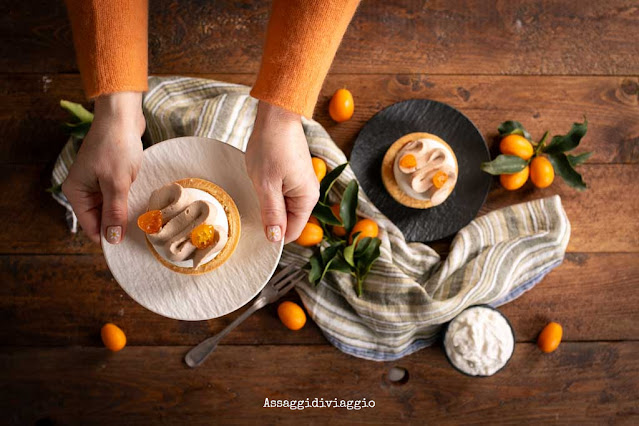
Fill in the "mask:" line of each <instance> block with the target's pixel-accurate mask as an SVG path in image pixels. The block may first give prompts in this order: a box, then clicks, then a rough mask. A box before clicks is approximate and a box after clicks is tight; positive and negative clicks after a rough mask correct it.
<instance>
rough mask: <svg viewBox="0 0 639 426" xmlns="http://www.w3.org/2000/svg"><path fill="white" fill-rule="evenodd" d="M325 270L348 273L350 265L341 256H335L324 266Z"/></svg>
mask: <svg viewBox="0 0 639 426" xmlns="http://www.w3.org/2000/svg"><path fill="white" fill-rule="evenodd" d="M326 270H327V271H336V272H344V273H347V274H348V273H350V272H351V266H350V265H349V264H348V263H346V261H345V260H344V259H343V258H342V257H341V256H335V257H334V258H333V260H331V262H330V264H329V265H327V266H326Z"/></svg>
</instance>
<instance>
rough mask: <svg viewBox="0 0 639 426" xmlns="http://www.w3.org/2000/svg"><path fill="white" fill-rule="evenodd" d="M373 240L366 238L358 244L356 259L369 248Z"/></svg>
mask: <svg viewBox="0 0 639 426" xmlns="http://www.w3.org/2000/svg"><path fill="white" fill-rule="evenodd" d="M372 240H373V239H372V238H371V237H364V238H362V239H361V240H360V241H359V242H358V243H357V247H356V248H355V257H357V256H360V255H361V254H362V253H363V252H364V251H365V250H366V248H367V247H368V245H369V244H370V243H371V241H372Z"/></svg>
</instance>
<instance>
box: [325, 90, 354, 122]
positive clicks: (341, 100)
mask: <svg viewBox="0 0 639 426" xmlns="http://www.w3.org/2000/svg"><path fill="white" fill-rule="evenodd" d="M354 109H355V104H354V102H353V94H352V93H351V92H350V91H348V90H346V89H339V90H338V91H337V92H335V94H334V95H333V97H332V98H331V102H330V104H329V105H328V113H329V114H330V116H331V118H332V119H333V120H335V121H337V122H338V123H341V122H343V121H348V120H350V119H351V117H352V116H353V111H354Z"/></svg>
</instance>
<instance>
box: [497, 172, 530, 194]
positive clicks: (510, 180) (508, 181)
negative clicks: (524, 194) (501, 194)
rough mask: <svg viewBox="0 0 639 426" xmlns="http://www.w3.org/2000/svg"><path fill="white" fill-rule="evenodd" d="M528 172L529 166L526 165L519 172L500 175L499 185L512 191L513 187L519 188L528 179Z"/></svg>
mask: <svg viewBox="0 0 639 426" xmlns="http://www.w3.org/2000/svg"><path fill="white" fill-rule="evenodd" d="M529 174H530V168H529V167H528V166H526V168H524V169H523V170H522V171H521V172H517V173H513V174H508V175H500V176H499V181H500V182H501V186H503V187H504V188H506V189H507V190H509V191H514V190H515V189H519V188H521V187H522V186H524V184H525V183H526V181H527V180H528V175H529Z"/></svg>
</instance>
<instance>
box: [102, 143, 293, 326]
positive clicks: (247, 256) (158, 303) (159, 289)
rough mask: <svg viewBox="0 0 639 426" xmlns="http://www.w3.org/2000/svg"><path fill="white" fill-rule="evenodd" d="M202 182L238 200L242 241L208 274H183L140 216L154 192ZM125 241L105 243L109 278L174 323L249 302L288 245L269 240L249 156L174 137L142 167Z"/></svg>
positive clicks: (221, 146)
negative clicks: (165, 261) (152, 247)
mask: <svg viewBox="0 0 639 426" xmlns="http://www.w3.org/2000/svg"><path fill="white" fill-rule="evenodd" d="M189 177H195V178H201V179H206V180H208V181H211V182H213V183H215V184H217V185H219V186H220V187H222V188H223V189H224V190H225V191H226V192H227V193H228V194H229V195H230V196H231V197H232V198H233V200H234V201H235V204H236V205H237V208H238V210H239V211H240V218H241V228H242V230H241V236H240V241H239V243H238V246H237V248H236V250H235V252H234V253H233V254H232V255H231V257H230V258H229V259H228V260H227V261H226V262H225V263H224V264H223V265H222V266H220V267H219V268H217V269H215V270H213V271H211V272H209V273H206V274H203V275H184V274H180V273H177V272H173V271H171V270H170V269H168V268H166V267H164V266H162V264H160V263H159V262H158V261H157V260H156V259H155V258H154V257H153V255H152V254H151V253H150V252H149V250H148V248H147V247H146V243H145V237H144V233H143V232H142V231H141V230H140V229H139V228H138V226H137V218H138V216H139V215H140V214H142V213H144V212H145V211H146V207H147V203H148V200H149V196H150V195H151V192H153V191H154V190H155V189H157V188H159V187H161V186H162V185H165V184H167V183H170V182H174V181H176V180H179V179H183V178H189ZM128 209H129V210H128V226H127V233H126V238H125V240H124V241H123V242H122V243H120V244H118V245H111V244H108V243H107V242H106V241H104V237H103V241H102V248H103V251H104V257H105V258H106V261H107V264H108V265H109V269H110V270H111V273H112V274H113V276H114V277H115V279H116V280H117V282H118V283H119V284H120V286H122V288H123V289H124V291H126V292H127V293H128V294H129V296H131V297H132V298H133V299H134V300H135V301H136V302H138V303H139V304H141V305H142V306H144V307H145V308H147V309H149V310H151V311H153V312H155V313H157V314H160V315H163V316H165V317H169V318H175V319H180V320H191V321H195V320H207V319H211V318H216V317H219V316H222V315H225V314H227V313H229V312H232V311H234V310H236V309H238V308H240V307H241V306H243V305H244V304H246V303H247V302H249V301H250V300H251V299H252V298H253V297H254V296H255V295H256V294H257V293H258V292H259V291H260V290H261V289H262V287H264V285H265V284H266V283H267V282H268V280H269V279H270V278H271V276H272V275H273V272H274V271H275V268H276V267H277V264H278V262H279V259H280V256H281V254H282V247H283V243H280V244H274V243H271V242H269V241H268V240H267V239H266V237H265V236H264V231H263V226H262V220H261V214H260V206H259V201H258V199H257V195H256V194H255V191H254V189H253V185H252V184H251V181H250V179H249V177H248V175H247V173H246V167H245V165H244V153H243V152H242V151H240V150H238V149H237V148H234V147H233V146H231V145H227V144H225V143H223V142H220V141H216V140H213V139H206V138H199V137H184V138H176V139H170V140H167V141H164V142H161V143H158V144H156V145H153V146H151V147H150V148H148V149H146V150H145V151H144V160H143V161H142V168H141V169H140V172H139V173H138V176H137V179H136V180H135V182H134V183H133V185H132V186H131V191H130V193H129V206H128Z"/></svg>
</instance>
